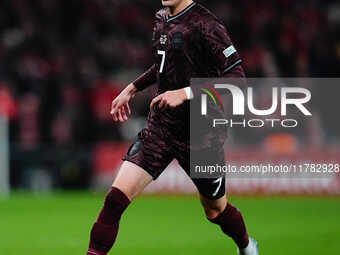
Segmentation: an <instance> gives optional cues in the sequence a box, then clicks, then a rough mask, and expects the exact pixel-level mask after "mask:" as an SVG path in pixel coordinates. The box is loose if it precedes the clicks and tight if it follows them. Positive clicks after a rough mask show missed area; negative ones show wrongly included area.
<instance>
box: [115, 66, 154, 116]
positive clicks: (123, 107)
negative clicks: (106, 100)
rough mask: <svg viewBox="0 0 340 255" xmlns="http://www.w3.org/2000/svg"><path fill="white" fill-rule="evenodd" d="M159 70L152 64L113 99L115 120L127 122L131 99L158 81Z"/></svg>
mask: <svg viewBox="0 0 340 255" xmlns="http://www.w3.org/2000/svg"><path fill="white" fill-rule="evenodd" d="M156 75H157V70H156V66H155V65H152V66H151V67H150V68H149V70H147V71H146V72H145V73H143V74H142V75H141V76H139V77H138V78H137V79H136V80H135V81H134V82H132V83H130V84H129V85H128V86H127V87H126V88H125V89H124V90H123V91H122V92H121V93H120V94H119V95H118V96H117V97H116V98H115V99H114V100H113V101H112V105H111V112H110V113H111V115H112V117H113V120H114V121H115V122H118V121H119V122H125V121H127V120H128V118H129V116H130V114H131V110H130V106H129V102H130V100H131V99H132V98H133V97H134V96H135V95H136V93H137V92H138V91H141V90H143V89H145V88H147V87H149V86H151V85H152V84H154V83H155V82H156Z"/></svg>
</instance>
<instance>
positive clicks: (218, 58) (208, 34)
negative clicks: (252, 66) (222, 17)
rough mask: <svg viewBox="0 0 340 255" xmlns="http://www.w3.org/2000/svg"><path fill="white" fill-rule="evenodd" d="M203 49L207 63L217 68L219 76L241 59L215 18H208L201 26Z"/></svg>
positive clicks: (223, 28)
mask: <svg viewBox="0 0 340 255" xmlns="http://www.w3.org/2000/svg"><path fill="white" fill-rule="evenodd" d="M201 40H202V44H203V49H204V51H205V52H206V53H207V60H208V61H207V63H209V65H212V66H211V67H212V68H213V69H215V70H217V72H218V74H219V77H225V75H226V74H227V73H228V72H230V71H231V70H232V69H233V68H234V67H236V66H238V65H239V64H241V63H242V60H241V58H240V56H239V54H238V52H237V50H236V48H235V46H234V45H233V43H232V41H231V39H230V37H229V34H228V32H227V29H226V27H225V26H224V25H223V24H222V23H221V22H219V21H218V20H216V19H209V21H207V22H205V23H204V25H202V28H201Z"/></svg>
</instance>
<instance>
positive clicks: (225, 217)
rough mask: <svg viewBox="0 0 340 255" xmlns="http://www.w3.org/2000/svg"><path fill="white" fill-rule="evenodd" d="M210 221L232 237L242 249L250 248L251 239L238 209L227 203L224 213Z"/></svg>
mask: <svg viewBox="0 0 340 255" xmlns="http://www.w3.org/2000/svg"><path fill="white" fill-rule="evenodd" d="M209 220H210V219H209ZM210 221H211V222H212V223H215V224H217V225H219V226H220V227H221V229H222V231H223V233H225V234H226V235H228V236H229V237H231V238H232V239H233V240H234V241H235V243H236V244H237V246H238V247H239V248H240V249H243V248H246V247H247V246H248V243H249V238H248V233H247V230H246V226H245V224H244V221H243V217H242V215H241V213H240V212H239V210H237V208H236V207H234V206H232V205H231V204H229V203H227V206H226V208H225V209H224V211H223V212H221V213H220V215H218V216H217V217H216V218H215V219H212V220H210Z"/></svg>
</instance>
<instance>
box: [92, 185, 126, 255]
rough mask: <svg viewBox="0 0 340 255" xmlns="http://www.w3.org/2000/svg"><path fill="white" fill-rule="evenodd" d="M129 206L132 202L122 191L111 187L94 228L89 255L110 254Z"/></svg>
mask: <svg viewBox="0 0 340 255" xmlns="http://www.w3.org/2000/svg"><path fill="white" fill-rule="evenodd" d="M129 204H130V200H129V199H128V197H127V196H126V195H125V194H124V193H123V192H122V191H120V190H119V189H118V188H115V187H111V189H110V190H109V192H108V193H107V195H106V197H105V201H104V205H103V207H102V209H101V211H100V214H99V216H98V218H97V220H96V222H95V223H94V225H93V227H92V230H91V237H90V245H89V249H88V252H87V255H105V254H106V253H107V252H109V250H110V249H111V248H112V246H113V243H114V241H115V240H116V237H117V233H118V227H119V221H120V218H121V215H122V214H123V212H124V211H125V209H126V208H127V207H128V205H129Z"/></svg>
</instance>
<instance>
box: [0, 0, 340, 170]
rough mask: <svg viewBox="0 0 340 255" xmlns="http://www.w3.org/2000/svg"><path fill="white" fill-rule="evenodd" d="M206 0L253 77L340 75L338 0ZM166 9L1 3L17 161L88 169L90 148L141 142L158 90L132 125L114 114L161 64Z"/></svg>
mask: <svg viewBox="0 0 340 255" xmlns="http://www.w3.org/2000/svg"><path fill="white" fill-rule="evenodd" d="M197 2H200V3H202V4H203V5H205V6H206V7H208V8H209V9H210V10H212V11H213V12H214V13H215V14H216V15H217V16H218V17H219V18H221V19H222V20H223V22H224V23H225V24H226V26H227V28H228V30H229V32H230V34H231V37H232V39H233V41H234V43H235V45H236V46H237V48H238V49H239V51H240V54H241V56H242V58H243V66H244V68H245V70H246V73H247V76H248V77H278V76H279V77H337V76H339V74H340V37H339V34H340V4H339V3H338V1H336V0H322V1H321V0H311V1H308V0H301V1H294V0H278V1H269V0H249V1H247V0H241V1H234V0H226V1H220V0H209V1H207V0H206V1H197ZM160 7H161V1H160V0H158V1H155V0H153V1H142V0H135V1H132V0H68V1H64V0H62V1H57V0H2V1H0V35H1V36H0V112H3V113H5V114H6V115H7V116H8V117H9V119H10V141H11V152H12V155H13V157H14V159H17V158H22V157H27V160H26V161H25V160H22V161H20V162H21V163H22V164H27V162H29V161H30V160H31V157H30V156H29V155H30V154H27V153H29V152H34V153H35V155H42V154H41V153H48V155H54V156H53V157H52V156H46V157H45V158H47V159H49V158H51V159H50V160H46V162H45V164H46V165H47V166H50V165H55V164H56V163H55V161H56V159H55V158H57V159H58V160H59V162H60V161H65V160H66V161H67V160H69V161H71V162H70V164H69V165H70V168H72V162H74V161H75V160H77V159H75V157H74V155H79V156H77V157H76V158H78V162H85V163H84V164H83V163H81V164H80V165H82V164H83V165H85V166H84V168H87V167H88V162H87V161H88V160H89V158H90V157H91V156H90V155H88V153H89V151H91V149H89V148H93V146H95V145H97V144H99V143H101V142H105V141H122V140H126V139H131V138H133V137H134V135H135V134H136V132H137V131H138V129H139V128H140V127H141V126H143V119H144V118H143V116H145V115H146V113H147V108H148V106H147V103H146V102H148V101H147V100H148V99H149V98H150V97H151V95H150V94H151V93H152V91H148V92H147V93H145V94H144V96H142V97H139V98H138V99H137V101H136V105H135V107H134V109H133V112H134V118H133V120H132V121H131V122H130V124H126V125H124V126H123V127H122V126H121V125H115V124H113V122H112V120H111V117H110V115H109V110H110V105H111V101H112V99H113V98H114V96H115V95H117V94H118V93H119V91H120V90H121V89H122V88H123V86H125V85H126V84H127V83H128V82H129V81H131V80H134V79H135V78H136V77H137V76H138V75H139V74H141V73H142V72H143V71H144V70H145V69H146V68H147V67H148V66H149V65H151V63H152V58H151V54H150V50H151V43H150V42H151V37H152V24H153V18H154V13H155V12H156V11H157V10H158V9H159V8H160ZM320 123H321V121H320ZM314 124H315V123H314ZM317 126H318V125H317ZM330 126H332V125H330ZM313 132H314V133H313ZM313 132H311V134H315V132H320V131H315V130H314V131H313ZM324 133H327V132H324ZM335 133H337V132H335ZM303 134H305V135H306V134H307V133H305V132H301V134H299V135H303ZM308 134H309V133H308ZM247 139H249V141H252V140H251V139H252V137H251V135H250V136H249V137H247ZM325 139H327V138H325ZM306 140H308V139H306ZM23 155H25V156H23ZM27 155H28V156H27ZM78 165H79V164H78ZM15 167H17V169H20V167H19V166H17V164H15V165H14V168H15ZM78 167H79V166H78ZM52 168H53V167H52ZM58 169H59V168H58ZM66 172H68V174H69V172H70V171H69V170H68V171H66ZM58 174H60V171H59V172H58Z"/></svg>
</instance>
